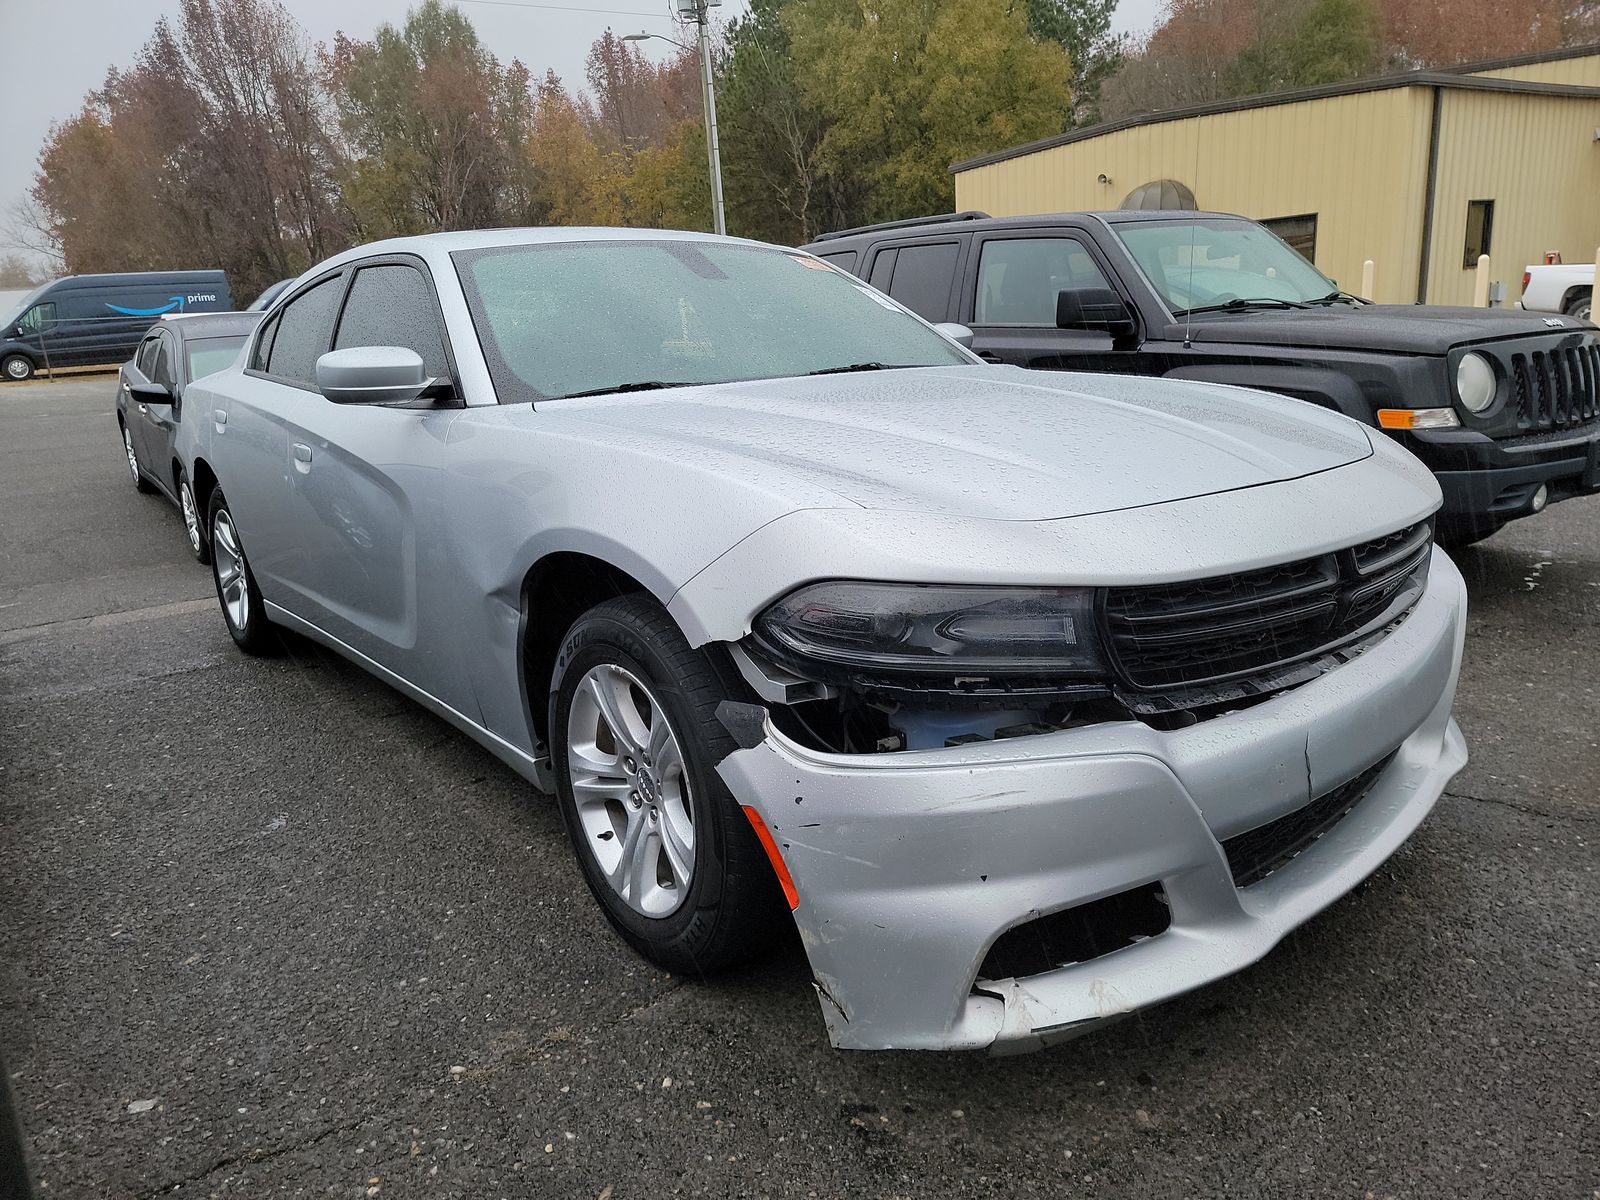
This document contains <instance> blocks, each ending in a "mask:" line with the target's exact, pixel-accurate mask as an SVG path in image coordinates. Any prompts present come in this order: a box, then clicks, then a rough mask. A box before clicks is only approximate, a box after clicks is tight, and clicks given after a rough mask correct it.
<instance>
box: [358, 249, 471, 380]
mask: <svg viewBox="0 0 1600 1200" xmlns="http://www.w3.org/2000/svg"><path fill="white" fill-rule="evenodd" d="M349 346H404V347H406V348H407V349H408V350H415V351H416V352H417V353H418V354H420V355H421V356H422V369H423V373H424V374H425V375H427V376H428V377H430V378H433V379H448V378H449V376H450V362H449V359H448V358H447V357H446V356H445V352H444V334H443V332H442V331H441V329H440V327H439V314H438V310H437V309H436V308H435V306H434V303H433V291H432V289H431V288H429V286H428V280H427V277H426V276H424V275H423V273H422V272H421V271H419V270H418V269H417V268H416V267H410V266H406V265H405V264H403V263H383V264H381V265H379V266H375V267H362V268H361V269H360V270H359V271H357V272H356V279H355V282H354V283H352V284H351V285H350V295H349V297H348V298H347V299H346V300H345V302H344V313H343V314H342V315H341V316H340V317H339V332H338V333H337V334H336V335H335V336H334V339H333V348H334V349H335V350H343V349H345V348H346V347H349Z"/></svg>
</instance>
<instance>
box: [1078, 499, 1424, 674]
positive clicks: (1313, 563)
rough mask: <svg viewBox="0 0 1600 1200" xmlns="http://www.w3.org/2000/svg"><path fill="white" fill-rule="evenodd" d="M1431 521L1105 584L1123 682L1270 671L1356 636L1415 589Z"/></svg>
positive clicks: (1404, 603) (1410, 598)
mask: <svg viewBox="0 0 1600 1200" xmlns="http://www.w3.org/2000/svg"><path fill="white" fill-rule="evenodd" d="M1432 544H1433V527H1432V525H1431V524H1430V523H1429V522H1427V521H1423V522H1419V523H1418V524H1416V525H1412V526H1409V527H1407V528H1405V529H1400V530H1397V531H1396V532H1394V533H1391V534H1387V535H1385V536H1384V537H1380V538H1374V539H1373V540H1372V541H1369V542H1363V543H1361V544H1360V545H1358V546H1352V547H1349V548H1348V549H1345V550H1341V551H1339V552H1338V553H1336V554H1323V555H1319V556H1317V557H1315V558H1307V559H1301V560H1299V561H1298V562H1292V563H1285V564H1282V565H1280V566H1274V567H1266V568H1263V569H1261V570H1257V571H1244V572H1240V573H1238V574H1234V575H1218V576H1214V577H1212V578H1210V579H1199V580H1193V581H1190V582H1185V583H1172V584H1161V585H1158V586H1154V587H1125V588H1108V589H1107V590H1106V593H1105V600H1104V606H1105V607H1104V613H1105V626H1106V636H1107V642H1108V644H1109V645H1110V648H1111V652H1112V658H1113V660H1114V664H1115V667H1116V670H1117V673H1118V675H1119V676H1120V677H1121V679H1122V681H1123V682H1124V683H1126V684H1128V685H1129V686H1131V687H1133V688H1136V689H1140V690H1145V691H1159V690H1163V689H1171V688H1189V687H1196V686H1199V685H1204V684H1212V683H1219V682H1222V681H1224V680H1231V679H1239V678H1242V677H1246V676H1249V675H1254V674H1260V673H1265V672H1271V671H1275V670H1277V669H1278V668H1281V667H1284V666H1287V665H1289V664H1291V663H1295V662H1299V661H1301V660H1303V659H1306V658H1310V657H1312V656H1313V655H1317V654H1320V653H1324V652H1326V651H1328V650H1331V649H1334V648H1335V647H1337V646H1339V645H1342V644H1344V643H1345V642H1349V641H1353V640H1354V639H1356V638H1357V637H1359V636H1361V635H1362V634H1363V633H1365V632H1368V631H1369V630H1370V629H1372V628H1373V627H1375V626H1376V625H1378V624H1380V623H1382V622H1383V621H1386V620H1391V619H1393V618H1394V617H1395V616H1396V615H1398V614H1399V613H1400V612H1403V611H1405V610H1406V609H1407V608H1409V607H1410V606H1411V604H1412V603H1414V602H1415V600H1416V598H1417V596H1419V595H1420V594H1421V591H1422V582H1423V580H1424V578H1425V575H1426V570H1427V564H1428V556H1429V552H1430V549H1431V547H1432Z"/></svg>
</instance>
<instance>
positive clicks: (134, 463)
mask: <svg viewBox="0 0 1600 1200" xmlns="http://www.w3.org/2000/svg"><path fill="white" fill-rule="evenodd" d="M122 448H123V449H124V450H126V451H127V452H128V470H130V471H132V472H133V482H134V483H135V484H137V483H138V482H139V481H140V480H141V479H142V478H143V476H142V475H140V474H139V456H138V455H137V454H135V453H134V452H133V434H131V433H129V432H128V430H127V427H126V426H124V427H123V430H122Z"/></svg>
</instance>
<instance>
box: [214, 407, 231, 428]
mask: <svg viewBox="0 0 1600 1200" xmlns="http://www.w3.org/2000/svg"><path fill="white" fill-rule="evenodd" d="M211 419H212V420H213V421H215V422H216V423H217V424H218V425H226V424H227V423H228V410H227V409H225V408H214V409H212V410H211Z"/></svg>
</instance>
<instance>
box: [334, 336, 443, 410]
mask: <svg viewBox="0 0 1600 1200" xmlns="http://www.w3.org/2000/svg"><path fill="white" fill-rule="evenodd" d="M432 383H433V380H431V379H429V378H428V377H427V376H426V375H424V374H423V373H422V356H421V355H420V354H418V353H417V352H416V351H415V350H407V349H406V348H405V347H404V346H352V347H350V349H348V350H332V351H329V352H328V353H327V354H324V355H323V356H322V357H321V358H319V359H317V390H318V391H320V392H321V393H322V394H323V395H324V396H326V397H327V398H328V399H329V400H332V401H333V402H334V403H335V404H397V403H402V402H404V401H407V400H415V399H416V398H417V397H418V396H420V395H422V393H423V392H424V391H425V390H426V389H427V388H428V386H429V385H430V384H432Z"/></svg>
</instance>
